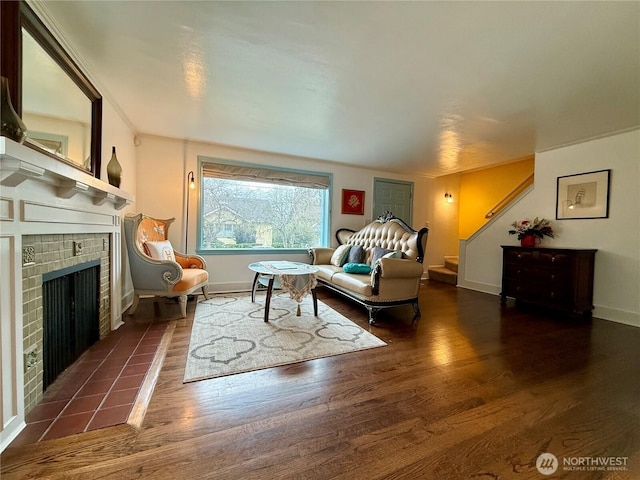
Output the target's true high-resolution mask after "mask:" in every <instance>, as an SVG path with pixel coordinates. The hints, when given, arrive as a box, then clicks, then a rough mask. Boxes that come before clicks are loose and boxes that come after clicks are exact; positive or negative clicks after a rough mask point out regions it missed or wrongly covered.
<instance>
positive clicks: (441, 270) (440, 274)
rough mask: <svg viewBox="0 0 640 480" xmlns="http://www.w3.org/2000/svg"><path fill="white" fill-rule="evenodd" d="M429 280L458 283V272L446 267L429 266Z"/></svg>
mask: <svg viewBox="0 0 640 480" xmlns="http://www.w3.org/2000/svg"><path fill="white" fill-rule="evenodd" d="M427 272H429V280H435V281H437V282H443V283H449V284H451V285H457V284H458V274H457V273H456V272H454V271H453V270H449V269H448V268H445V267H429V268H428V269H427Z"/></svg>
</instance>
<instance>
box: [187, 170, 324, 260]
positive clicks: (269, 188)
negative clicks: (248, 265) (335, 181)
mask: <svg viewBox="0 0 640 480" xmlns="http://www.w3.org/2000/svg"><path fill="white" fill-rule="evenodd" d="M201 173H202V196H201V209H200V212H201V218H200V225H201V235H200V248H199V250H200V251H205V252H206V251H208V250H219V251H223V252H228V253H238V252H248V251H255V250H256V249H261V251H265V249H273V250H277V251H280V252H281V251H283V250H295V249H307V248H309V247H311V246H321V245H328V234H327V232H328V223H329V221H328V220H329V187H330V180H331V177H330V175H329V174H319V173H315V172H301V171H293V170H278V169H273V168H267V167H261V166H255V165H246V164H242V165H240V164H234V163H222V161H220V160H216V161H215V162H214V161H212V159H210V160H204V161H201Z"/></svg>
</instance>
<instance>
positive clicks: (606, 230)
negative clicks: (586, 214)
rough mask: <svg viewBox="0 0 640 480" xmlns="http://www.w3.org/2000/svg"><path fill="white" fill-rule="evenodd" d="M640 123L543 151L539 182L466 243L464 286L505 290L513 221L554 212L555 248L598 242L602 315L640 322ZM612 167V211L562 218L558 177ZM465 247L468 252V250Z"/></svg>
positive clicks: (597, 297) (598, 312)
mask: <svg viewBox="0 0 640 480" xmlns="http://www.w3.org/2000/svg"><path fill="white" fill-rule="evenodd" d="M639 165H640V130H635V131H632V132H627V133H622V134H618V135H613V136H610V137H606V138H600V139H596V140H591V141H587V142H584V143H580V144H577V145H571V146H567V147H563V148H559V149H556V150H551V151H547V152H542V153H538V154H536V164H535V186H534V188H533V190H531V192H530V193H529V194H528V195H526V196H525V197H523V198H522V199H521V200H520V202H518V203H517V204H516V205H514V206H513V207H512V208H510V209H509V210H507V211H506V212H504V213H503V214H502V215H499V217H498V218H496V219H495V220H494V221H493V222H491V223H490V224H488V225H487V226H486V228H485V229H484V230H482V233H481V234H480V235H478V236H477V237H474V238H473V239H472V240H471V241H469V242H468V243H467V245H466V252H465V253H464V257H465V265H464V278H461V279H460V280H459V282H460V286H465V287H468V288H474V289H477V290H482V291H485V292H490V293H496V294H497V293H499V291H500V284H501V273H502V270H501V269H502V249H501V248H500V245H505V244H507V245H509V244H510V245H515V244H517V239H516V238H515V236H510V235H508V234H507V231H508V230H509V226H510V224H511V223H512V222H513V221H515V220H519V219H523V218H526V217H531V218H533V217H535V216H539V217H545V218H548V219H551V220H552V222H553V227H554V230H555V232H556V236H555V238H553V239H549V238H546V237H545V239H544V241H543V243H544V245H546V246H550V247H566V248H597V249H598V252H597V253H596V264H595V280H594V298H593V303H594V306H595V309H594V312H593V314H594V316H595V317H598V318H603V319H607V320H613V321H617V322H621V323H626V324H630V325H635V326H640V207H639V204H640V194H639V190H640V188H639V186H640V167H639ZM605 169H611V182H610V190H609V194H610V197H609V218H604V219H581V220H555V206H556V180H557V177H560V176H564V175H573V174H577V173H583V172H591V171H596V170H605ZM461 254H462V252H461Z"/></svg>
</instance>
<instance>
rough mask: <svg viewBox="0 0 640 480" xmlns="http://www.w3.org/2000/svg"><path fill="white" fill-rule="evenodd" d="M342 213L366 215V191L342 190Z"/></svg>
mask: <svg viewBox="0 0 640 480" xmlns="http://www.w3.org/2000/svg"><path fill="white" fill-rule="evenodd" d="M342 213H345V214H348V215H364V191H362V190H346V189H344V188H343V189H342Z"/></svg>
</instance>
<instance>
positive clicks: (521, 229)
mask: <svg viewBox="0 0 640 480" xmlns="http://www.w3.org/2000/svg"><path fill="white" fill-rule="evenodd" d="M511 226H512V227H513V229H511V230H509V235H517V236H518V240H522V237H524V236H525V235H533V236H534V237H537V238H542V237H544V236H547V237H551V238H553V228H551V222H550V221H549V220H547V219H546V218H538V217H536V218H534V219H533V220H530V219H528V218H525V219H524V220H518V221H515V222H513V223H512V224H511Z"/></svg>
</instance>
